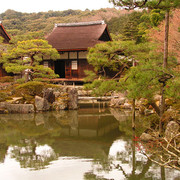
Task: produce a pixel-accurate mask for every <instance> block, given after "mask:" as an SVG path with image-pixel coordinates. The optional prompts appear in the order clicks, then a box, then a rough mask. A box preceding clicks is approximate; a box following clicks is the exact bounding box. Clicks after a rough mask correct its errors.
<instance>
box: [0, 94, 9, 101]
mask: <svg viewBox="0 0 180 180" xmlns="http://www.w3.org/2000/svg"><path fill="white" fill-rule="evenodd" d="M7 97H8V95H7V93H5V92H0V102H3V101H5V100H6V99H7Z"/></svg>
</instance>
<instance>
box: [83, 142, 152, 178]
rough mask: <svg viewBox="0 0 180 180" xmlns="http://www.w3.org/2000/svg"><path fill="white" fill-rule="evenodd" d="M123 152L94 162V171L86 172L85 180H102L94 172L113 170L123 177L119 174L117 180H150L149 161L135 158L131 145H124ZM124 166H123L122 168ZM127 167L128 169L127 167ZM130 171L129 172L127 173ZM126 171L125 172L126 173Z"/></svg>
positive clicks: (133, 147) (133, 148)
mask: <svg viewBox="0 0 180 180" xmlns="http://www.w3.org/2000/svg"><path fill="white" fill-rule="evenodd" d="M125 149H126V150H125V151H122V152H118V153H117V155H116V157H115V158H114V157H111V156H110V157H106V159H105V158H102V159H97V160H96V161H95V162H94V169H95V171H94V172H93V171H92V172H88V173H86V174H85V175H84V178H85V179H86V180H90V179H92V177H93V176H94V177H95V179H96V180H104V179H105V178H104V177H99V176H96V172H106V173H109V172H111V171H114V170H119V172H121V173H122V175H123V176H124V177H123V178H122V175H121V174H120V177H119V178H122V179H128V180H142V179H151V178H150V177H151V176H153V174H152V175H150V172H148V170H149V168H150V167H151V164H152V163H151V161H150V160H147V161H146V162H145V161H144V160H143V161H142V159H139V157H136V154H135V146H134V145H133V143H129V144H126V146H125ZM124 165H125V166H124ZM126 165H128V169H127V166H126ZM129 169H131V172H129ZM126 171H127V172H126ZM147 172H148V176H149V178H146V177H145V176H146V173H147Z"/></svg>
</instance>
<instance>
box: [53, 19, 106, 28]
mask: <svg viewBox="0 0 180 180" xmlns="http://www.w3.org/2000/svg"><path fill="white" fill-rule="evenodd" d="M99 24H105V22H104V20H100V21H89V22H74V23H58V24H55V27H68V26H70V27H72V26H89V25H99Z"/></svg>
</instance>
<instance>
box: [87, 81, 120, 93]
mask: <svg viewBox="0 0 180 180" xmlns="http://www.w3.org/2000/svg"><path fill="white" fill-rule="evenodd" d="M84 87H85V89H87V90H89V89H91V90H92V94H93V95H95V96H104V95H107V93H110V92H112V91H115V90H117V89H118V86H117V81H115V80H108V81H107V80H99V79H96V80H94V81H93V82H92V83H91V84H85V85H84Z"/></svg>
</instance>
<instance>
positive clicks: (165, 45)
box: [159, 9, 169, 134]
mask: <svg viewBox="0 0 180 180" xmlns="http://www.w3.org/2000/svg"><path fill="white" fill-rule="evenodd" d="M168 37H169V9H167V10H166V15H165V35H164V59H163V67H164V68H167V66H168V44H169V43H168ZM164 86H165V84H163V86H162V88H161V99H160V104H159V108H160V121H159V134H161V132H162V122H161V118H162V116H163V113H164V110H165V98H164Z"/></svg>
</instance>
